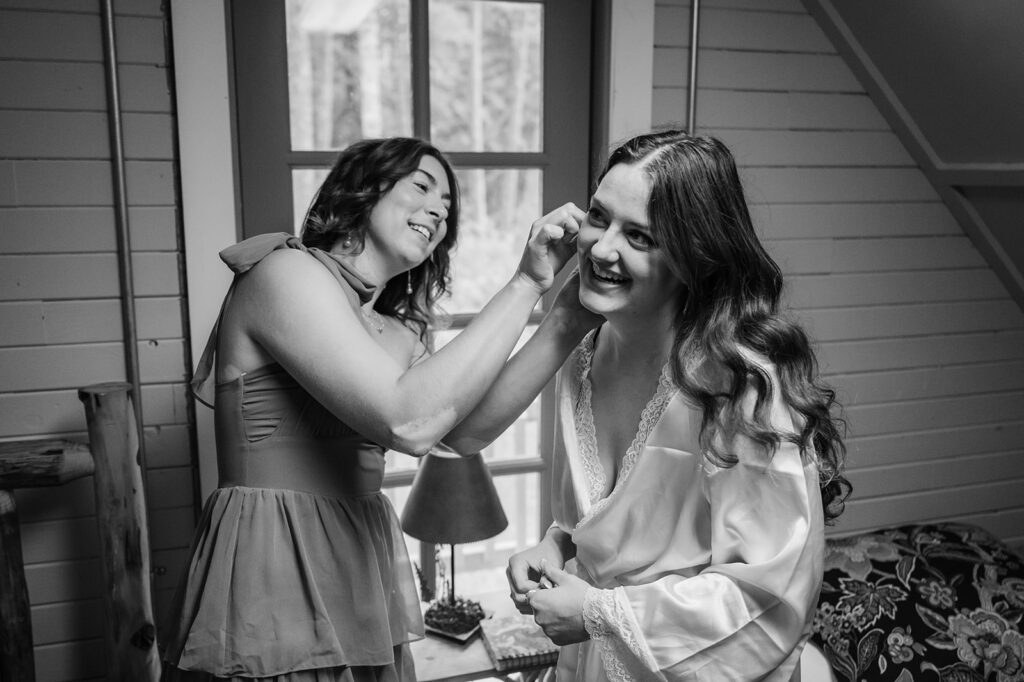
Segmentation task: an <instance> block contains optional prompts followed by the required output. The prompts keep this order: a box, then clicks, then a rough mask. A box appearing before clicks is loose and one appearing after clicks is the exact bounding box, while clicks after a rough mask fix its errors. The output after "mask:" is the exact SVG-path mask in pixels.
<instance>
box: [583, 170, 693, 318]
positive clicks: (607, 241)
mask: <svg viewBox="0 0 1024 682" xmlns="http://www.w3.org/2000/svg"><path fill="white" fill-rule="evenodd" d="M650 196H651V180H650V178H649V177H648V175H647V174H646V173H645V172H644V170H643V167H642V166H640V165H637V164H623V163H620V164H617V165H615V166H612V167H611V168H610V169H609V170H608V172H607V173H606V174H605V176H604V178H603V179H602V180H601V184H600V185H599V186H598V188H597V191H596V192H594V196H593V198H592V199H591V201H590V209H589V211H588V212H587V217H586V219H585V220H584V222H583V225H582V226H581V227H580V234H579V238H578V241H577V246H578V251H579V258H580V302H581V303H582V304H583V305H584V306H585V307H586V308H587V309H589V310H591V311H593V312H595V313H597V314H599V315H603V316H604V317H606V318H608V319H609V320H612V319H613V318H614V317H616V316H621V317H631V318H635V317H641V316H650V315H668V316H669V319H671V317H672V316H673V315H674V314H675V309H676V306H677V302H678V301H679V297H680V293H681V291H682V288H683V284H682V282H681V281H680V280H679V279H678V278H677V277H676V276H675V275H674V274H673V273H672V271H671V269H670V267H669V263H668V260H667V254H666V253H665V251H664V250H663V249H662V248H660V246H659V245H658V243H657V242H656V241H655V239H654V234H653V232H652V230H651V226H650V223H649V219H648V213H647V204H648V200H649V199H650Z"/></svg>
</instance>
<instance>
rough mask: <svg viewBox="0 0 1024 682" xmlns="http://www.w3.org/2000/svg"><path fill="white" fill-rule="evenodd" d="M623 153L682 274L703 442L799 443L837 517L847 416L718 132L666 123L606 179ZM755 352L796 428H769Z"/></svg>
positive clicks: (678, 376)
mask: <svg viewBox="0 0 1024 682" xmlns="http://www.w3.org/2000/svg"><path fill="white" fill-rule="evenodd" d="M620 163H626V164H637V165H638V166H639V167H640V168H642V169H643V170H644V172H645V173H646V174H647V175H648V177H649V178H650V179H651V196H650V199H649V201H648V217H649V219H650V222H651V229H652V231H653V234H654V237H655V240H656V241H657V243H658V244H659V245H660V247H661V248H662V249H664V250H665V252H666V254H667V256H668V261H669V264H670V267H671V268H672V269H673V272H674V274H675V275H676V276H677V277H679V279H680V280H681V281H682V282H683V283H684V288H683V290H684V293H683V299H682V301H681V303H680V307H679V310H678V312H677V315H676V321H675V322H676V323H675V330H676V336H675V339H674V343H673V349H672V372H673V378H674V379H675V381H676V383H677V384H678V385H679V387H680V389H681V390H682V391H683V392H684V393H686V394H687V395H689V396H691V397H692V398H693V399H695V400H696V401H697V403H698V404H700V405H701V407H702V410H703V421H702V424H701V433H700V442H701V446H702V448H703V450H704V452H705V453H706V455H707V456H708V457H709V459H711V461H713V462H715V463H716V464H718V465H720V466H731V465H733V464H735V463H736V461H737V458H736V456H735V455H734V454H732V453H730V452H729V451H728V446H727V443H728V442H729V440H730V439H729V438H728V436H727V434H741V435H744V436H746V437H748V438H750V439H751V440H752V441H753V442H755V443H756V444H758V445H760V446H761V447H763V448H764V450H765V451H766V452H767V453H769V454H771V453H774V452H775V451H776V449H777V448H778V446H779V443H780V442H781V441H782V440H788V441H792V442H794V443H795V444H796V445H797V446H798V447H799V448H800V451H801V452H802V453H804V454H805V455H806V456H811V457H813V458H814V459H815V460H816V462H817V465H818V472H819V477H820V480H819V483H820V489H821V497H822V503H823V508H824V513H825V519H826V522H827V523H828V522H831V521H833V520H834V519H835V518H836V517H838V516H839V515H840V514H841V513H842V511H843V507H844V502H845V500H846V498H847V497H848V496H849V494H850V491H851V489H852V488H851V486H850V483H849V482H848V481H847V480H846V478H844V476H843V467H844V463H845V454H846V449H845V446H844V444H843V436H844V434H845V430H846V422H845V421H844V420H843V419H842V418H841V417H840V416H838V414H836V413H838V412H839V410H840V407H839V405H838V403H837V402H836V396H835V392H834V391H833V390H832V389H831V388H829V387H828V386H827V385H825V384H824V383H823V382H822V381H821V380H820V378H819V376H818V367H817V361H816V359H815V354H814V351H813V349H812V347H811V343H810V341H809V339H808V337H807V335H806V334H805V333H804V331H803V329H802V328H801V327H800V326H799V325H798V324H795V323H794V322H791V321H789V320H787V319H785V318H783V317H782V316H781V315H780V313H779V299H780V297H781V294H782V287H783V279H782V272H781V271H780V270H779V267H778V265H777V264H776V263H775V261H774V260H772V258H771V256H769V255H768V253H767V251H765V249H764V246H763V245H762V244H761V242H760V240H759V239H758V237H757V234H756V233H755V231H754V227H753V224H752V222H751V219H750V213H749V211H748V209H747V203H746V199H745V197H744V193H743V187H742V184H741V182H740V179H739V174H738V173H737V171H736V163H735V161H734V159H733V156H732V154H731V153H730V152H729V150H728V149H727V148H726V147H725V145H723V144H722V143H721V142H720V141H718V140H716V139H714V138H712V137H696V136H691V135H689V134H687V133H686V132H685V131H682V130H664V131H656V132H653V133H649V134H647V135H641V136H639V137H635V138H633V139H631V140H629V141H628V142H626V143H625V144H623V145H622V146H620V147H618V148H617V149H616V150H615V151H614V152H613V153H612V155H611V156H610V158H609V160H608V163H607V165H606V166H605V169H604V171H603V172H602V173H601V177H604V174H605V173H607V172H608V169H610V168H611V167H612V166H615V165H616V164H620ZM744 351H747V352H744ZM750 351H752V352H753V353H755V354H757V355H759V356H761V357H764V358H767V359H768V361H769V362H771V363H772V364H773V365H774V366H775V367H776V369H777V372H778V384H779V390H781V392H782V398H783V399H784V400H785V402H786V403H787V404H788V405H790V406H791V408H792V409H793V410H795V411H796V412H797V413H798V414H799V419H798V420H795V421H797V423H796V424H795V426H796V427H797V428H798V429H799V433H797V434H783V433H779V432H777V431H776V430H775V429H773V428H772V427H771V424H770V414H769V412H770V406H771V402H772V391H773V390H774V388H773V386H774V382H773V381H772V380H771V378H770V377H769V376H768V374H767V372H766V370H765V369H764V368H763V367H761V366H760V365H759V364H758V363H756V362H754V361H753V359H752V358H751V357H750ZM749 395H753V396H755V399H754V405H753V414H752V416H750V414H749V405H745V399H746V398H747V396H749Z"/></svg>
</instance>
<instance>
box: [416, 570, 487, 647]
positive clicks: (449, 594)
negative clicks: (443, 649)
mask: <svg viewBox="0 0 1024 682" xmlns="http://www.w3.org/2000/svg"><path fill="white" fill-rule="evenodd" d="M452 559H453V563H454V557H452ZM437 566H438V571H439V574H440V578H441V584H442V586H443V587H442V590H441V595H439V596H438V597H437V599H435V600H434V601H433V602H432V603H431V604H430V606H429V607H427V611H426V613H424V614H423V622H424V624H426V626H427V630H429V631H430V632H433V633H436V634H438V635H442V636H444V637H448V638H450V639H455V640H457V641H460V642H465V641H467V640H469V638H470V637H472V636H473V634H474V633H475V632H476V631H477V627H478V626H479V625H480V621H482V620H483V619H484V618H485V617H486V614H484V610H483V608H481V607H480V604H479V603H477V602H475V601H473V600H472V599H466V598H464V597H456V596H455V581H454V580H451V581H449V580H445V576H444V572H445V571H444V562H442V561H438V563H437Z"/></svg>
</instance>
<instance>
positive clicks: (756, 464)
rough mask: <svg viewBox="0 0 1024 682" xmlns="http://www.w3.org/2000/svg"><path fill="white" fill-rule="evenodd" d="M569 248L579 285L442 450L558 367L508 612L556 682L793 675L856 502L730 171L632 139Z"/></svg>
mask: <svg viewBox="0 0 1024 682" xmlns="http://www.w3.org/2000/svg"><path fill="white" fill-rule="evenodd" d="M577 247H578V255H579V269H580V274H579V276H578V278H574V279H572V280H570V282H571V284H572V287H568V288H564V289H563V290H562V291H561V292H560V294H559V296H558V299H557V301H556V303H555V305H554V306H553V308H552V310H551V312H549V313H548V315H547V317H546V318H545V320H544V321H543V322H542V324H541V325H540V327H539V329H538V330H537V331H536V332H535V333H534V335H533V336H532V337H531V340H530V341H529V343H527V344H526V345H525V346H524V347H523V349H522V350H521V351H520V352H518V353H517V354H516V355H515V356H514V357H513V358H512V360H511V361H510V362H509V364H508V366H507V367H506V369H505V371H504V372H503V373H502V374H501V376H500V377H499V379H498V381H497V382H496V383H495V384H494V386H493V387H492V389H491V392H490V393H489V394H488V395H487V396H486V397H485V398H484V400H483V401H481V403H480V404H479V405H478V407H477V409H476V410H475V411H474V412H473V413H472V414H471V415H470V416H469V417H468V418H467V419H466V420H464V421H463V422H462V423H461V424H460V425H459V427H458V429H457V431H456V433H454V434H451V435H450V436H449V438H448V439H447V440H446V442H448V443H450V444H455V445H456V447H457V448H458V447H462V448H467V447H468V448H479V447H482V446H483V445H485V444H486V443H487V442H488V441H489V440H490V439H492V438H493V437H495V436H496V435H497V434H498V433H500V431H501V430H502V429H503V428H504V427H505V426H506V425H507V424H508V423H510V422H511V420H512V419H514V418H515V415H516V414H518V412H519V411H521V410H522V409H523V408H524V407H525V406H526V405H528V404H529V402H530V400H532V398H533V396H534V395H535V394H536V392H537V391H539V390H540V388H541V387H542V386H543V385H544V383H546V382H547V381H548V380H549V379H550V377H551V376H552V374H554V373H555V372H556V370H559V369H560V371H559V381H558V413H559V414H558V419H557V421H556V424H557V426H558V430H559V433H558V437H557V438H556V446H557V447H556V452H555V459H554V463H553V477H552V479H553V480H552V485H553V489H552V515H553V517H554V523H553V524H552V526H551V528H550V529H549V530H548V531H547V533H546V534H545V536H544V538H543V539H542V540H541V542H540V544H539V545H537V546H536V547H534V548H532V549H528V550H526V551H524V552H521V553H519V554H517V555H515V556H513V557H512V558H511V559H510V561H509V567H508V578H509V584H510V587H511V591H512V598H513V600H514V601H515V603H516V605H517V606H518V607H519V608H520V610H521V611H523V612H524V613H533V614H534V617H535V619H536V620H537V622H538V623H539V624H540V625H541V626H542V627H543V628H544V630H545V632H546V633H547V634H548V635H549V636H550V637H551V638H552V639H553V640H554V641H555V643H557V644H560V645H563V646H562V649H561V652H560V656H559V660H558V666H557V671H556V677H557V680H558V681H559V682H568V681H570V680H571V681H574V682H603V681H605V680H611V681H614V682H622V681H626V680H673V681H682V680H714V681H721V680H777V681H784V680H791V679H798V678H799V666H798V663H799V658H800V655H801V650H802V649H803V648H804V645H805V643H806V641H807V638H808V637H809V635H810V628H811V620H812V617H813V614H814V609H815V606H816V604H817V598H818V591H819V589H820V585H821V580H822V564H823V558H824V556H823V552H824V540H823V526H824V523H825V521H826V519H829V518H833V517H835V516H836V515H838V513H839V512H840V511H841V507H842V501H843V499H844V498H845V495H846V494H848V492H849V484H848V483H846V481H845V479H843V478H842V476H841V468H842V462H843V445H842V440H841V435H840V434H841V420H838V419H837V418H836V417H834V416H833V415H832V410H833V408H834V407H835V404H834V394H833V392H832V391H831V390H830V389H829V388H827V387H826V386H824V385H823V384H822V383H821V382H820V380H819V379H818V377H817V374H816V368H815V360H814V353H813V351H812V349H811V347H810V345H809V342H808V339H807V337H806V335H805V334H804V333H803V331H802V330H801V329H800V328H799V326H797V325H795V324H793V323H791V322H789V321H787V320H785V319H783V318H782V317H781V316H780V314H779V298H780V294H781V289H782V275H781V273H780V271H779V269H778V266H777V265H776V264H775V263H774V262H773V261H772V259H771V258H770V257H769V255H768V254H767V252H766V251H765V250H764V248H763V247H762V245H761V243H760V242H759V240H758V238H757V236H756V234H755V232H754V229H753V226H752V224H751V220H750V216H749V213H748V210H747V206H746V202H745V200H744V197H743V190H742V187H741V183H740V180H739V177H738V174H737V171H736V167H735V163H734V161H733V158H732V155H731V154H730V153H729V151H728V150H727V149H726V148H725V147H724V145H722V144H721V143H720V142H718V141H717V140H715V139H713V138H707V137H693V136H690V135H688V134H686V133H685V132H684V131H674V130H668V131H661V132H656V133H651V134H647V135H641V136H639V137H636V138H634V139H632V140H629V141H628V142H626V143H625V144H623V145H622V146H621V147H619V148H618V149H617V150H615V151H614V152H613V154H612V155H611V157H610V159H609V161H608V164H607V166H606V167H605V169H604V172H603V173H602V174H601V177H600V182H599V185H598V187H597V190H596V192H595V193H594V195H593V197H592V200H591V202H590V207H589V210H588V212H587V214H586V217H585V219H584V221H583V223H582V225H581V227H580V231H579V238H578V240H577ZM594 327H597V328H596V329H593V328H594Z"/></svg>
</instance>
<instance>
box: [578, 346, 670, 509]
mask: <svg viewBox="0 0 1024 682" xmlns="http://www.w3.org/2000/svg"><path fill="white" fill-rule="evenodd" d="M596 331H597V330H594V331H592V332H590V333H589V334H587V336H586V337H585V338H584V339H583V342H582V343H581V344H580V352H579V355H578V357H577V361H576V375H575V377H574V387H575V389H576V392H577V396H576V400H575V405H576V409H575V412H574V414H573V420H574V421H575V424H576V437H577V440H578V442H579V450H580V458H581V459H582V460H583V469H584V471H586V474H587V482H588V493H589V495H590V503H591V507H590V510H589V511H588V512H587V513H586V515H584V517H583V518H582V519H580V521H579V523H578V524H576V527H577V528H579V527H580V526H582V525H583V524H585V523H587V522H588V521H589V520H590V519H592V518H594V517H595V516H596V515H597V514H598V513H599V512H600V511H601V510H602V509H604V508H605V507H606V506H607V505H608V503H609V502H610V500H611V499H612V498H613V497H614V496H615V493H616V492H617V491H618V490H620V489H621V488H622V484H623V481H625V480H626V478H627V477H628V476H629V472H630V471H632V470H633V466H634V465H635V464H636V462H637V460H638V459H639V457H640V453H641V452H643V449H644V445H646V444H647V438H648V437H649V436H650V435H651V431H653V430H654V427H655V425H657V423H658V421H659V420H660V419H661V415H662V414H664V412H665V408H666V407H668V404H669V403H670V402H671V401H672V398H673V396H674V395H675V393H676V390H677V389H676V386H675V383H674V382H673V381H672V374H671V371H670V369H669V365H668V363H666V364H665V366H664V367H663V368H662V369H661V375H660V376H659V377H658V387H657V389H656V390H655V391H654V395H653V396H651V399H650V400H648V401H647V405H645V406H644V409H643V411H642V412H641V413H640V424H639V426H638V427H637V432H636V435H635V436H634V437H633V441H632V443H630V445H629V449H627V450H626V454H625V455H624V456H623V458H622V468H621V469H620V470H619V476H618V478H617V479H616V481H615V486H614V487H613V488H612V490H611V492H610V493H608V495H607V496H606V497H604V498H602V497H601V493H602V492H603V491H604V488H605V485H606V483H607V476H606V474H605V470H604V467H603V466H601V461H600V460H599V459H598V456H597V432H596V428H595V426H594V412H593V409H592V407H591V404H592V399H593V388H592V387H591V384H590V368H591V365H592V363H593V359H594V339H595V337H596Z"/></svg>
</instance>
